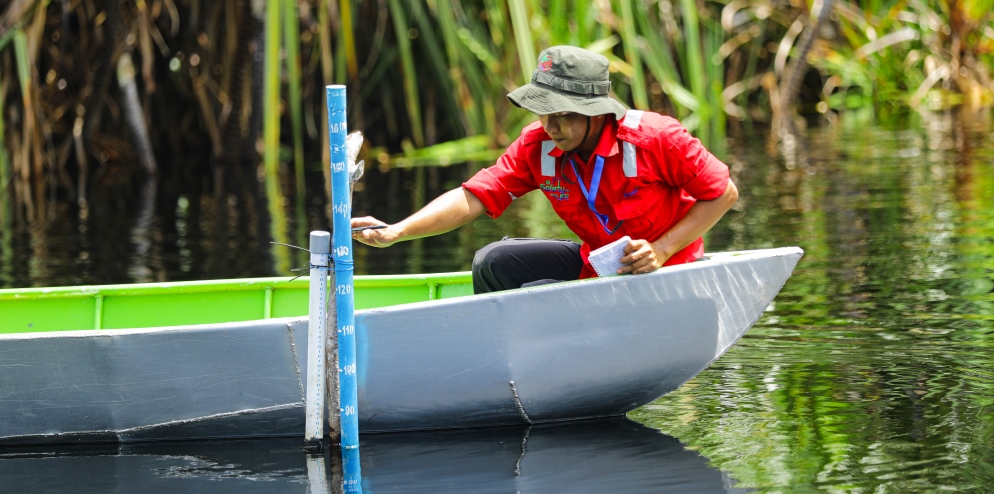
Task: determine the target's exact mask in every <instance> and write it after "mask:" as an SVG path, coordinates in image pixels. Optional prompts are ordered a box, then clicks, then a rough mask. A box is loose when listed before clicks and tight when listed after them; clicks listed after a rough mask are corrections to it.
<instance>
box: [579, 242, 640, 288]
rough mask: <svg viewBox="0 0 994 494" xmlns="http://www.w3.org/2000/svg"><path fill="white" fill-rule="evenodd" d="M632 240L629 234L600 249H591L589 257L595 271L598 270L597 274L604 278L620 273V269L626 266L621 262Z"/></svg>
mask: <svg viewBox="0 0 994 494" xmlns="http://www.w3.org/2000/svg"><path fill="white" fill-rule="evenodd" d="M631 240H632V239H631V238H629V237H628V235H625V236H624V237H621V238H619V239H618V240H615V241H614V242H611V243H609V244H607V245H605V246H603V247H601V248H599V249H596V250H592V251H590V256H589V257H588V259H589V260H590V265H591V266H593V267H594V271H597V276H600V277H601V278H603V277H605V276H617V275H618V270H619V269H621V267H622V266H624V264H621V258H622V257H625V246H626V245H628V242H630V241H631Z"/></svg>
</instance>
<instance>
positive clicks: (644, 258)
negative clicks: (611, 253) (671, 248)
mask: <svg viewBox="0 0 994 494" xmlns="http://www.w3.org/2000/svg"><path fill="white" fill-rule="evenodd" d="M667 259H669V256H668V255H665V254H663V253H662V252H656V250H655V249H654V248H653V246H652V243H650V242H649V241H648V240H642V239H639V240H632V241H629V242H628V245H627V246H625V257H622V258H621V263H622V264H624V265H625V266H623V267H622V268H621V269H619V270H618V274H625V273H632V274H645V273H651V272H653V271H655V270H657V269H659V268H661V267H663V263H665V262H666V260H667Z"/></svg>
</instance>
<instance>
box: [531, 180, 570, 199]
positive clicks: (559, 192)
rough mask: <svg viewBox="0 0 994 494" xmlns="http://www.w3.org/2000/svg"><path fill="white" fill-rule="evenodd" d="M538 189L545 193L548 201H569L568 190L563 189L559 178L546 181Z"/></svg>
mask: <svg viewBox="0 0 994 494" xmlns="http://www.w3.org/2000/svg"><path fill="white" fill-rule="evenodd" d="M538 187H539V188H540V189H542V191H543V192H545V195H547V196H549V199H555V200H557V201H568V200H569V189H568V188H566V187H563V185H562V182H560V180H559V177H556V178H553V179H549V180H546V181H545V183H542V184H539V186H538Z"/></svg>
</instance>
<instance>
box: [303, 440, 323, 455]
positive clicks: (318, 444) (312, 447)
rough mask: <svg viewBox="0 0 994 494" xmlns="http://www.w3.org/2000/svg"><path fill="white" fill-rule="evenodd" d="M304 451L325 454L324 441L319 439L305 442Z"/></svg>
mask: <svg viewBox="0 0 994 494" xmlns="http://www.w3.org/2000/svg"><path fill="white" fill-rule="evenodd" d="M304 451H306V452H307V453H310V454H321V453H323V452H324V441H321V440H319V439H309V440H306V441H304Z"/></svg>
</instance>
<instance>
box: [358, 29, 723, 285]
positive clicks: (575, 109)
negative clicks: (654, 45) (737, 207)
mask: <svg viewBox="0 0 994 494" xmlns="http://www.w3.org/2000/svg"><path fill="white" fill-rule="evenodd" d="M610 88H611V81H610V79H609V77H608V61H607V59H606V58H605V57H603V56H601V55H598V54H596V53H593V52H590V51H587V50H584V49H581V48H575V47H571V46H555V47H552V48H549V49H547V50H545V51H543V52H542V53H541V55H539V59H538V68H537V69H536V70H535V72H534V73H533V74H532V80H531V83H530V84H526V85H525V86H522V87H520V88H518V89H516V90H515V91H513V92H512V93H510V94H509V95H508V98H509V99H510V100H511V102H512V103H514V104H515V105H517V106H519V107H521V108H525V109H526V110H529V111H531V112H532V113H535V114H536V115H538V120H539V121H538V122H536V123H533V124H531V125H529V126H527V127H525V128H524V129H523V130H522V131H521V136H520V137H518V139H517V140H515V141H514V142H513V143H512V144H511V145H510V146H509V147H508V148H507V151H506V152H505V153H504V155H502V156H501V157H500V158H499V159H498V160H497V163H496V164H495V165H494V166H491V167H490V168H486V169H483V170H481V171H480V172H478V173H477V174H476V175H474V176H473V177H472V178H470V179H469V180H468V181H467V182H466V183H464V184H463V185H462V187H460V188H458V189H454V190H451V191H449V192H447V193H445V194H443V195H441V196H439V197H438V198H437V199H435V200H434V201H432V202H431V203H429V204H428V205H427V206H425V207H424V208H423V209H421V210H420V211H418V212H416V213H414V214H412V215H411V216H410V217H408V218H406V219H404V220H402V221H400V222H399V223H395V224H392V225H387V224H386V223H383V222H382V221H380V220H377V219H376V218H372V217H365V218H355V219H353V220H352V226H353V227H359V226H382V227H384V228H381V229H375V230H372V229H371V230H364V231H361V232H357V233H356V234H355V238H356V240H358V241H360V242H362V243H364V244H367V245H372V246H376V247H386V246H389V245H392V244H394V243H396V242H399V241H401V240H410V239H414V238H420V237H426V236H430V235H436V234H439V233H445V232H447V231H450V230H452V229H454V228H457V227H459V226H461V225H463V224H465V223H467V222H469V221H470V220H472V219H473V218H476V217H477V216H478V215H479V214H480V213H483V212H486V213H487V214H488V215H489V216H491V217H494V218H496V217H498V216H500V214H501V213H503V212H504V210H505V208H507V206H508V205H510V203H511V202H512V201H514V200H515V199H517V198H518V197H521V196H522V195H524V194H525V193H527V192H530V191H532V190H535V189H541V190H542V192H543V193H544V194H545V196H546V197H547V198H548V199H549V201H550V202H551V203H552V206H553V209H555V211H556V213H557V214H558V215H559V216H560V217H561V218H562V219H563V221H565V222H566V225H567V226H568V227H569V228H570V230H572V231H573V232H574V233H576V235H577V236H578V237H579V238H580V239H581V240H582V241H583V244H582V245H580V244H576V243H575V242H571V241H561V240H540V239H506V238H505V239H504V240H501V241H499V242H495V243H492V244H490V245H488V246H486V247H484V248H483V249H481V250H480V251H479V252H477V254H476V257H475V259H474V260H473V289H474V291H475V292H476V293H484V292H490V291H497V290H506V289H511V288H519V287H521V286H532V285H537V284H543V283H548V282H553V281H563V280H575V279H578V278H591V277H594V276H596V273H595V272H594V270H593V268H592V267H591V266H590V264H589V263H588V262H587V256H588V254H589V253H590V251H591V250H592V249H596V248H598V247H600V246H602V245H605V244H608V243H610V242H612V241H614V240H617V239H619V238H621V237H623V236H625V235H628V236H629V237H630V238H632V239H633V240H631V241H630V242H629V243H628V245H627V246H626V247H625V250H624V252H625V256H624V257H622V258H621V260H620V261H621V263H622V264H624V267H622V268H621V269H619V270H618V272H619V273H621V274H623V273H633V274H642V273H649V272H652V271H655V270H657V269H659V268H661V267H663V266H668V265H673V264H679V263H685V262H691V261H694V260H696V259H699V258H700V257H701V256H703V255H704V242H703V240H702V239H701V236H702V235H703V234H704V233H705V232H706V231H708V230H709V229H710V228H711V227H712V226H714V224H715V223H717V222H718V220H719V219H720V218H721V217H722V215H724V214H725V212H726V211H728V209H729V208H731V206H732V204H734V203H735V201H736V200H737V199H738V190H737V189H736V188H735V184H733V183H732V181H731V180H729V177H728V167H727V166H725V165H724V164H723V163H722V162H721V161H719V160H718V159H717V158H715V157H714V156H712V155H711V153H709V152H708V151H707V150H706V149H704V147H703V146H702V145H701V143H700V141H698V140H697V139H695V138H693V137H692V136H690V134H689V133H688V132H687V130H686V129H685V128H683V126H681V125H680V123H679V122H677V121H676V120H674V119H672V118H670V117H666V116H663V115H659V114H656V113H650V112H641V111H637V110H628V111H626V109H625V107H624V106H623V105H622V104H621V103H619V102H617V101H616V100H614V99H613V98H611V97H610V96H609V94H608V93H609V92H610Z"/></svg>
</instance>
